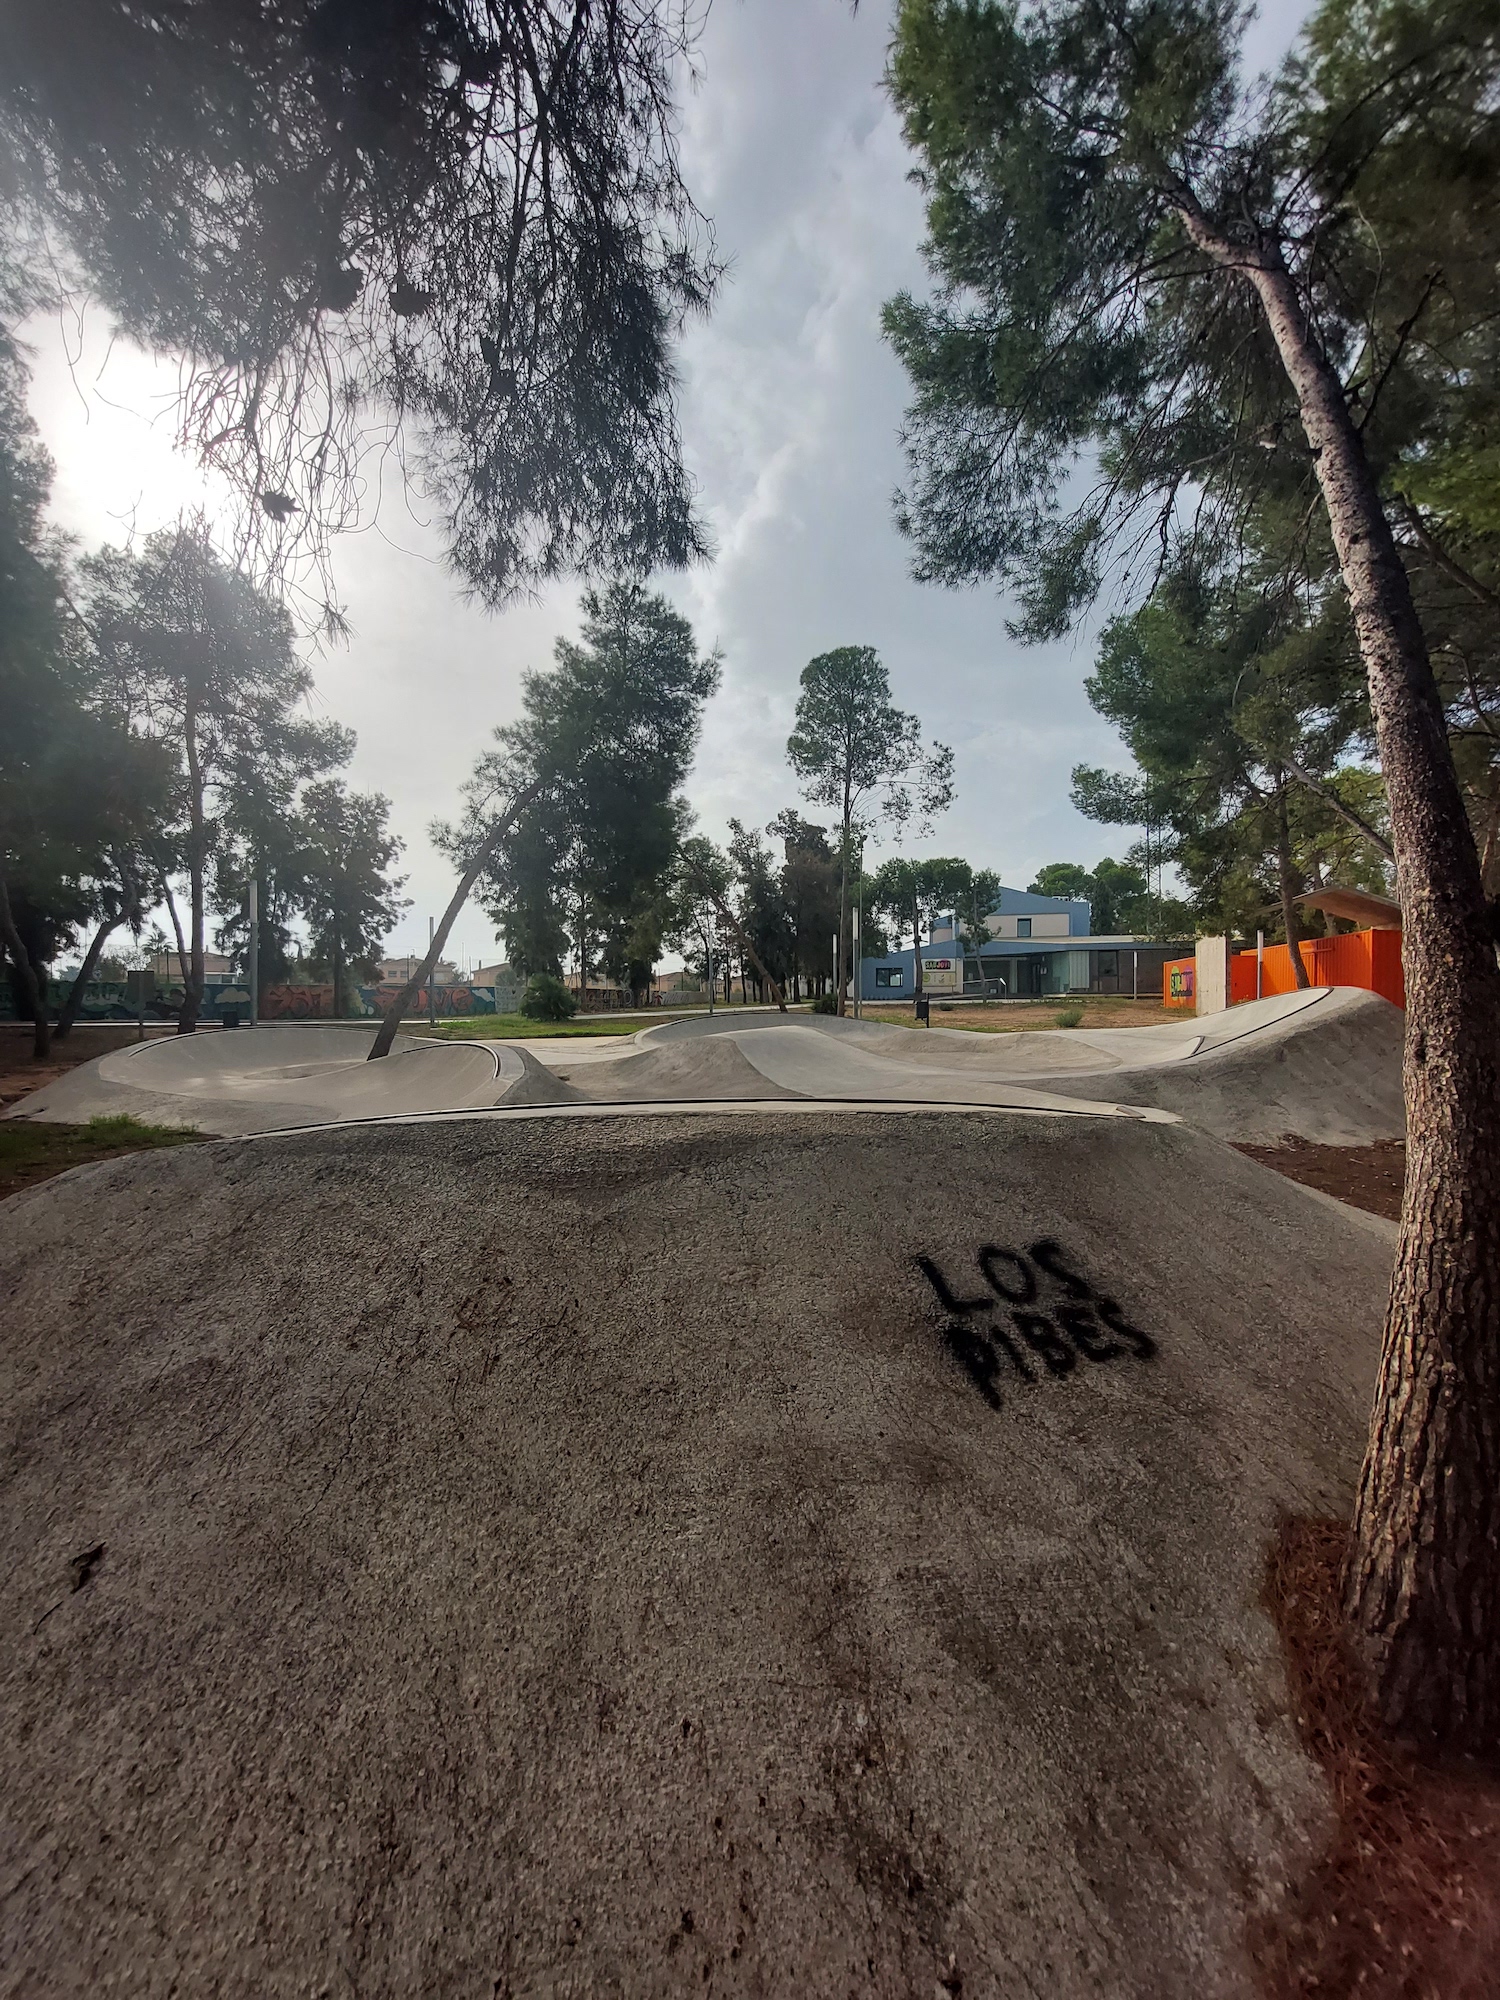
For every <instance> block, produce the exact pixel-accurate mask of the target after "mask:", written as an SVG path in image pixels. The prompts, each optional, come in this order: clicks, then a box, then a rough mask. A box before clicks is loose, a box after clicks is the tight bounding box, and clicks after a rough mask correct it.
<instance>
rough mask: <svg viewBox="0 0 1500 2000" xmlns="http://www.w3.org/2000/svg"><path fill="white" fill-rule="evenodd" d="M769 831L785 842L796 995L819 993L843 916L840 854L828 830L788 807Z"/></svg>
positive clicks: (784, 881) (785, 894)
mask: <svg viewBox="0 0 1500 2000" xmlns="http://www.w3.org/2000/svg"><path fill="white" fill-rule="evenodd" d="M766 831H767V832H768V833H769V834H770V835H771V836H772V838H773V839H776V840H779V841H780V842H781V852H782V865H781V900H782V906H783V908H784V909H785V911H786V920H787V928H788V933H789V937H790V943H791V954H792V959H791V963H792V994H793V998H794V999H800V998H801V997H802V991H801V989H802V985H803V982H806V986H807V992H808V994H809V995H810V996H815V995H817V994H820V993H821V992H822V991H823V984H824V981H825V980H826V979H827V977H828V947H829V943H830V941H831V939H832V938H833V936H834V935H835V931H836V929H837V925H838V915H839V864H838V856H837V855H836V854H835V853H834V851H833V849H832V847H831V846H830V844H829V840H828V833H827V830H826V828H824V827H821V826H818V825H817V824H816V823H815V822H814V821H812V820H806V819H803V818H802V816H801V815H800V814H799V813H797V812H794V811H793V810H791V808H790V807H789V808H787V810H786V811H784V812H780V813H778V814H777V816H776V818H775V819H774V820H772V822H771V824H770V825H769V826H768V827H767V828H766Z"/></svg>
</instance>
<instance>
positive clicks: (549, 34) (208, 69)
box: [0, 0, 717, 603]
mask: <svg viewBox="0 0 1500 2000" xmlns="http://www.w3.org/2000/svg"><path fill="white" fill-rule="evenodd" d="M695 25H696V15H695V12H694V10H693V9H692V8H691V6H689V5H687V4H685V0H598V4H592V5H589V6H575V5H574V4H572V0H402V4H400V5H394V4H386V5H368V4H364V0H276V4H265V5H253V6H239V7H231V6H224V5H220V4H218V0H186V3H185V4H174V5H165V4H160V5H159V4H150V5H145V6H140V5H136V4H134V3H133V0H86V4H83V5H81V6H71V7H68V8H64V9H59V8H46V7H36V6H33V5H31V4H29V0H0V46H3V47H4V49H5V63H4V66H3V69H0V190H5V191H7V192H8V193H9V194H10V196H11V197H12V205H13V208H14V212H15V216H16V222H17V226H16V227H15V228H12V230H11V231H10V232H9V237H8V241H6V242H0V250H3V249H5V248H8V249H9V250H10V253H11V255H10V258H9V268H10V271H11V274H12V289H13V290H14V289H15V285H16V283H17V280H16V277H15V274H16V272H17V271H18V270H19V269H20V268H21V267H22V264H23V262H24V260H23V258H22V255H21V253H22V252H23V251H24V249H25V248H26V244H25V243H24V241H23V240H22V239H23V236H24V232H25V229H26V226H27V225H28V224H29V225H30V227H31V230H32V232H33V234H34V235H41V236H43V237H45V238H47V239H49V240H50V243H51V244H52V246H53V247H54V248H55V250H56V252H57V254H58V257H59V258H60V260H61V261H62V264H63V268H64V281H65V282H70V281H72V280H73V279H74V278H75V276H76V280H77V282H78V283H80V284H81V285H83V286H84V287H86V288H87V289H89V290H91V291H92V292H93V293H95V294H96V295H97V296H98V297H99V298H100V299H101V300H102V302H103V304H104V306H105V307H106V309H107V310H108V311H109V313H110V314H111V316H112V317H113V318H114V319H115V320H116V322H117V323H118V324H119V325H120V326H121V327H122V328H123V329H124V331H125V332H127V333H128V334H130V335H131V336H132V337H134V338H136V339H138V340H139V341H141V342H142V343H143V344H145V345H146V346H148V347H152V348H156V349H165V350H168V351H170V352H172V353H175V354H178V355H181V356H184V357H186V368H185V388H184V391H183V395H182V399H181V406H180V412H179V414H180V423H181V431H182V436H183V439H184V441H185V442H186V443H187V444H189V445H190V446H192V447H193V448H194V449H196V450H197V451H198V452H199V453H200V454H201V455H202V456H203V457H204V458H205V459H207V460H208V461H209V462H211V463H212V464H214V465H215V466H216V467H218V468H219V469H220V470H221V471H222V472H224V473H225V474H227V475H228V476H229V477H230V479H231V480H233V481H234V483H235V485H236V486H237V488H238V489H239V491H240V493H241V494H242V496H243V498H244V500H245V503H246V508H247V513H246V519H247V521H248V522H250V523H251V524H252V525H253V527H254V529H255V536H254V540H255V544H256V546H257V548H258V551H259V554H260V556H261V558H262V560H263V562H264V563H265V564H266V566H267V567H268V568H269V569H270V570H272V571H274V572H280V573H283V574H284V573H285V572H286V570H287V568H288V566H289V565H290V566H294V565H295V563H296V560H297V557H298V556H299V555H301V556H306V555H308V554H309V553H310V554H312V555H313V556H315V557H318V556H321V555H322V553H323V550H324V547H325V544H326V537H327V535H328V533H329V532H330V531H332V530H335V529H337V528H339V527H341V526H346V525H348V524H349V523H350V522H351V521H352V520H353V519H354V518H355V516H356V514H357V512H358V508H359V498H360V490H361V482H362V479H363V477H364V474H363V471H362V464H363V460H364V458H365V454H366V452H367V450H368V449H369V448H371V447H372V446H379V447H381V448H384V447H386V446H388V445H390V444H391V443H393V442H399V444H400V456H401V461H402V463H403V465H404V466H405V467H406V468H408V469H409V470H410V471H411V472H412V474H413V475H414V476H415V477H416V478H417V479H418V480H419V481H420V483H421V485H422V486H423V488H424V490H425V491H426V492H427V493H428V494H430V495H431V496H433V497H434V498H435V499H436V501H437V503H438V505H439V507H440V508H441V510H442V514H443V518H444V521H445V524H446V529H447V535H448V544H449V550H450V554H451V557H452V560H453V563H454V566H455V567H456V569H457V570H458V572H459V574H460V575H461V577H462V578H463V579H464V581H465V582H466V583H467V584H468V585H469V586H470V587H471V588H472V589H473V590H474V591H476V592H477V593H478V594H479V595H480V596H481V597H483V598H484V599H485V600H486V601H487V602H489V603H500V602H503V601H505V600H506V599H507V598H509V597H511V596H512V595H513V594H514V593H516V592H517V591H519V590H524V589H525V588H527V587H528V586H530V585H531V584H533V583H535V582H536V581H537V580H538V579H539V578H543V577H547V576H552V575H555V574H557V573H559V572H560V571H563V570H566V569H573V568H578V569H582V570H585V571H591V572H601V571H613V572H621V571H625V572H630V573H639V574H643V573H644V572H645V571H646V570H648V569H650V568H651V567H652V566H653V565H655V564H657V563H669V564H670V563H681V562H684V561H686V560H687V559H688V558H690V557H691V556H692V555H693V554H695V553H696V552H697V551H698V549H699V548H700V547H701V540H700V535H699V531H698V528H697V526H696V524H695V522H694V520H693V515H692V507H691V496H690V491H689V484H688V480H687V477H686V475H685V473H684V470H683V466H682V458H681V449H680V444H679V438H678V431H677V422H676V416H675V409H674V389H675V381H674V372H673V361H672V343H673V340H674V337H675V334H676V332H677V330H678V329H679V328H680V326H681V324H682V322H683V319H684V316H685V315H687V314H689V313H692V312H695V311H698V310H700V309H703V308H704V307H706V305H707V303H708V301H709V299H710V296H711V294H712V291H713V288H714V285H715V282H716V278H717V267H716V264H715V261H714V257H713V253H712V248H711V245H710V243H709V241H708V231H707V228H706V225H705V224H704V223H703V221H702V219H701V217H700V216H699V215H698V213H697V211H696V209H695V207H694V205H693V202H692V200H691V198H690V197H689V195H688V193H687V190H686V188H685V187H684V185H683V181H682V178H681V175H680V173H679V170H678V160H677V140H676V130H675V124H674V109H673V87H674V83H675V78H676V70H677V67H678V65H679V64H680V63H681V62H682V60H683V59H684V58H685V57H686V56H687V55H688V53H689V51H690V49H691V46H692V40H693V35H694V32H695ZM6 261H7V260H6V259H5V257H4V256H3V255H0V263H5V262H6ZM30 267H31V268H32V269H33V270H34V269H36V268H37V260H36V259H35V258H33V259H31V260H30Z"/></svg>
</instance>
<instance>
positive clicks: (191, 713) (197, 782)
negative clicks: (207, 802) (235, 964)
mask: <svg viewBox="0 0 1500 2000" xmlns="http://www.w3.org/2000/svg"><path fill="white" fill-rule="evenodd" d="M183 736H184V739H185V742H186V746H187V767H188V807H189V812H190V815H191V826H190V831H189V835H188V843H189V844H188V889H189V894H190V897H191V903H192V907H191V909H190V910H189V912H188V924H189V933H190V943H189V957H188V965H187V977H186V979H185V980H184V981H183V984H184V986H185V987H186V989H187V990H186V992H185V994H184V995H183V1001H182V1012H181V1013H180V1014H179V1015H178V1017H177V1032H178V1034H179V1035H190V1034H192V1032H193V1030H194V1029H195V1028H196V1027H197V1025H198V1015H199V1013H200V1011H201V1009H202V1006H203V983H204V982H203V873H204V863H205V860H206V858H207V857H206V853H205V849H206V847H207V834H206V830H205V827H204V819H203V768H202V763H201V761H200V758H199V755H198V721H197V714H196V711H195V710H194V708H193V705H192V703H191V702H189V703H188V705H187V710H186V713H185V715H184V718H183Z"/></svg>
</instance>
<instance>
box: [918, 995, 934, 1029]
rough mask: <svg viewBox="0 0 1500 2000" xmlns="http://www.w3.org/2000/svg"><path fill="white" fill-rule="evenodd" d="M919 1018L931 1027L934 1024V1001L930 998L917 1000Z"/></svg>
mask: <svg viewBox="0 0 1500 2000" xmlns="http://www.w3.org/2000/svg"><path fill="white" fill-rule="evenodd" d="M917 1019H918V1020H919V1021H922V1022H925V1024H926V1025H927V1026H928V1027H929V1028H930V1027H931V1026H932V1002H931V1001H930V1000H925V999H923V1000H919V1001H918V1002H917Z"/></svg>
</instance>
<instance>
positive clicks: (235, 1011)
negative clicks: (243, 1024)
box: [219, 1007, 240, 1028]
mask: <svg viewBox="0 0 1500 2000" xmlns="http://www.w3.org/2000/svg"><path fill="white" fill-rule="evenodd" d="M219 1019H220V1020H221V1021H222V1022H223V1023H224V1026H225V1027H226V1028H237V1027H238V1026H239V1025H240V1010H239V1008H238V1007H226V1008H225V1009H224V1011H223V1013H222V1014H221V1015H220V1016H219Z"/></svg>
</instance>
